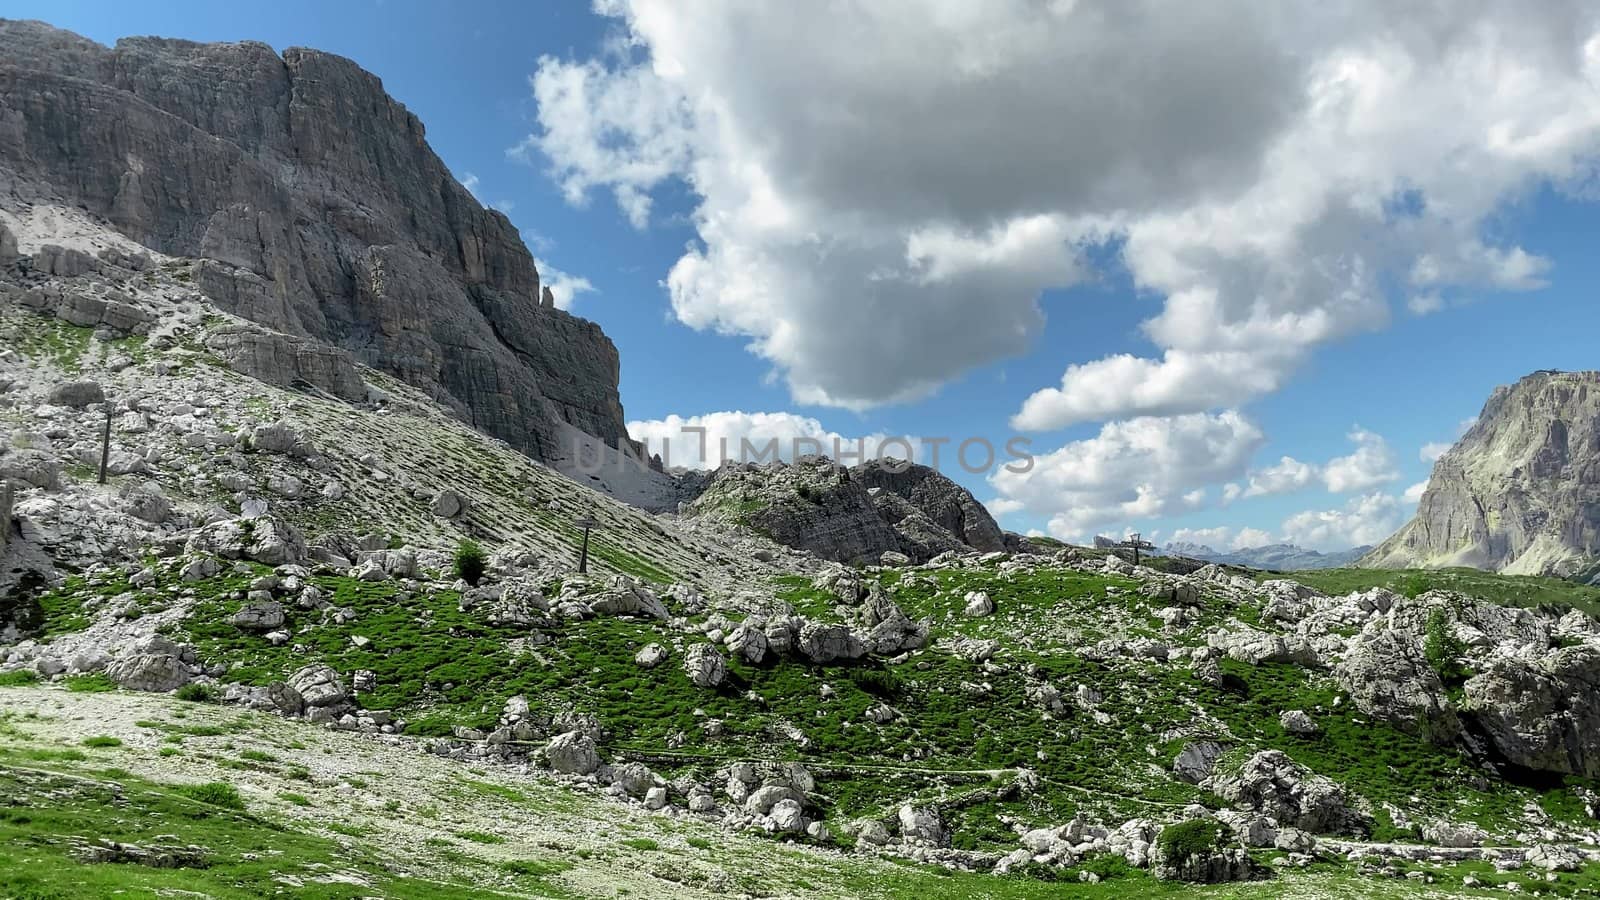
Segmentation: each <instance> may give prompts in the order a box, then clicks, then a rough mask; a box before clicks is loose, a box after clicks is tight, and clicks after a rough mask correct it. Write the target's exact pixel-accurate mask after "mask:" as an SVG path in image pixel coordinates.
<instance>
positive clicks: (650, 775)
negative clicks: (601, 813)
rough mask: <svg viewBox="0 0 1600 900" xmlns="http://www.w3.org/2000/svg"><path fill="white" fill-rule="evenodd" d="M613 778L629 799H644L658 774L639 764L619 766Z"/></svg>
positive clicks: (613, 773)
mask: <svg viewBox="0 0 1600 900" xmlns="http://www.w3.org/2000/svg"><path fill="white" fill-rule="evenodd" d="M546 757H547V758H548V753H547V754H546ZM611 778H612V780H611V783H612V784H615V785H617V786H618V787H621V788H622V792H623V793H624V794H627V795H628V796H629V797H643V796H644V795H645V792H646V791H648V790H650V789H651V788H652V787H654V786H655V783H656V774H655V773H654V772H652V771H650V767H649V766H647V765H645V764H644V763H639V762H631V763H623V764H622V765H620V766H617V767H616V768H615V769H614V770H612V773H611Z"/></svg>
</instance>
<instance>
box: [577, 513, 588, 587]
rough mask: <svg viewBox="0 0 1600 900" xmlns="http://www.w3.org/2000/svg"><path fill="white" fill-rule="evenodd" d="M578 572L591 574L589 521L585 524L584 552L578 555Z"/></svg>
mask: <svg viewBox="0 0 1600 900" xmlns="http://www.w3.org/2000/svg"><path fill="white" fill-rule="evenodd" d="M578 574H579V575H587V574H589V523H587V522H585V523H584V525H583V552H582V553H580V554H579V555H578Z"/></svg>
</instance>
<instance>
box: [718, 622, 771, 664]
mask: <svg viewBox="0 0 1600 900" xmlns="http://www.w3.org/2000/svg"><path fill="white" fill-rule="evenodd" d="M723 645H724V646H726V647H727V648H728V652H729V653H731V654H733V655H735V656H738V657H739V658H741V659H743V660H744V661H745V662H748V663H750V664H751V665H757V664H759V663H760V662H761V660H763V659H765V658H766V655H767V635H766V633H765V632H764V631H762V630H761V628H759V627H757V626H756V625H753V624H751V623H749V622H745V623H743V624H741V625H739V627H737V628H735V629H733V631H731V632H729V633H728V637H727V638H726V639H725V640H724V641H723Z"/></svg>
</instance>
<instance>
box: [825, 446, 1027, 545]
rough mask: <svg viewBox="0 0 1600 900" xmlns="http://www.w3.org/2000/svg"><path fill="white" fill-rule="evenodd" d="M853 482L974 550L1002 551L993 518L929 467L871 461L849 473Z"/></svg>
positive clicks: (965, 491)
mask: <svg viewBox="0 0 1600 900" xmlns="http://www.w3.org/2000/svg"><path fill="white" fill-rule="evenodd" d="M850 477H851V480H853V481H860V482H862V483H863V484H865V485H866V486H867V487H868V488H881V489H882V490H883V491H885V492H887V493H890V494H893V495H895V496H898V497H901V498H903V499H905V500H906V501H907V502H909V503H910V504H911V505H912V506H913V507H915V508H916V509H917V510H918V511H919V512H921V513H922V514H923V515H924V516H926V517H927V519H928V521H930V522H932V523H933V524H935V525H937V526H939V528H941V529H943V530H944V531H946V532H949V533H950V534H952V535H954V536H955V537H956V538H957V539H958V540H960V542H961V543H963V544H965V545H966V546H968V547H971V548H973V549H974V550H982V551H984V552H986V553H987V552H993V551H996V550H1004V549H1005V548H1006V545H1005V535H1004V533H1003V532H1002V531H1001V530H1000V526H999V525H998V524H996V523H995V521H994V517H993V516H991V515H989V511H988V510H987V509H985V508H984V506H983V504H982V503H979V502H978V501H977V499H976V498H975V497H973V496H972V494H971V493H969V492H968V491H967V489H966V488H964V487H962V486H961V485H959V484H956V483H955V482H954V481H951V480H950V479H949V478H947V477H945V476H944V475H942V474H940V473H939V472H937V471H935V470H934V469H932V468H930V467H928V466H921V465H909V466H908V465H905V464H903V463H897V462H895V461H893V460H873V461H869V462H865V463H862V464H861V465H859V466H855V467H854V468H852V469H851V470H850Z"/></svg>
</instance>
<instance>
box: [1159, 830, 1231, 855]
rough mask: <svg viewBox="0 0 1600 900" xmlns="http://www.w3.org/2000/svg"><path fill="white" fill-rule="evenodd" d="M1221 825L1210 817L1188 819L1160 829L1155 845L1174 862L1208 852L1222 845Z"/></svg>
mask: <svg viewBox="0 0 1600 900" xmlns="http://www.w3.org/2000/svg"><path fill="white" fill-rule="evenodd" d="M1222 834H1223V831H1222V826H1221V825H1220V824H1219V823H1217V822H1214V821H1212V820H1210V819H1190V820H1189V821H1187V822H1179V823H1177V824H1175V825H1168V826H1167V827H1166V828H1163V829H1161V836H1160V837H1158V838H1156V846H1157V847H1160V848H1161V855H1162V856H1163V857H1165V858H1167V859H1169V860H1172V861H1174V862H1181V861H1183V860H1186V859H1188V858H1190V857H1192V856H1197V855H1199V854H1202V853H1209V852H1211V851H1212V850H1215V849H1216V848H1217V847H1220V846H1221V845H1222Z"/></svg>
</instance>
